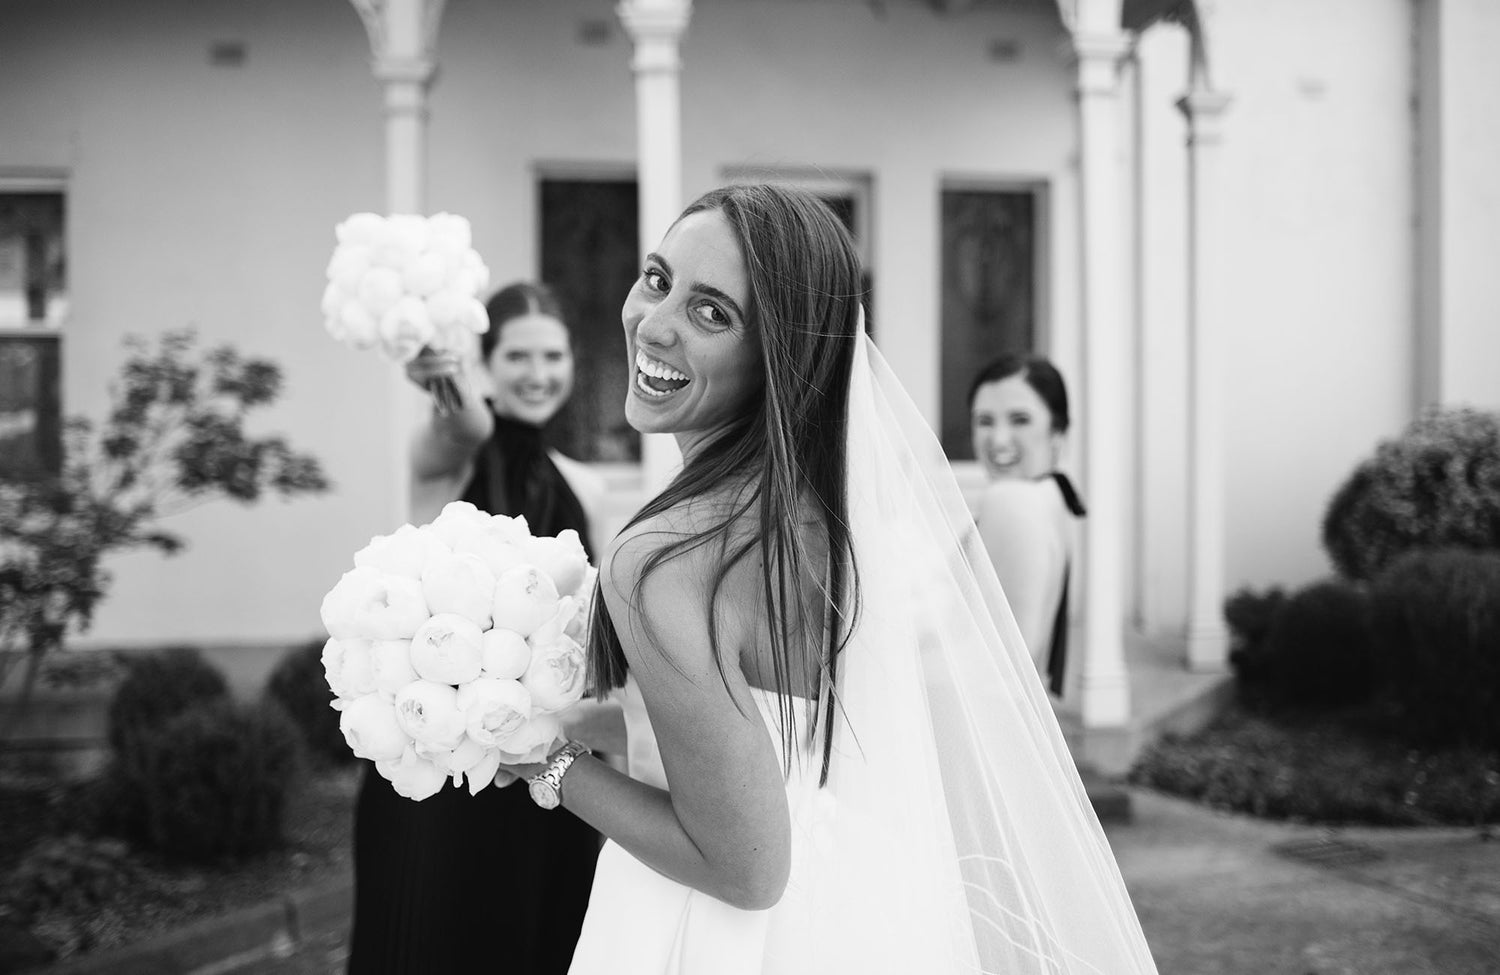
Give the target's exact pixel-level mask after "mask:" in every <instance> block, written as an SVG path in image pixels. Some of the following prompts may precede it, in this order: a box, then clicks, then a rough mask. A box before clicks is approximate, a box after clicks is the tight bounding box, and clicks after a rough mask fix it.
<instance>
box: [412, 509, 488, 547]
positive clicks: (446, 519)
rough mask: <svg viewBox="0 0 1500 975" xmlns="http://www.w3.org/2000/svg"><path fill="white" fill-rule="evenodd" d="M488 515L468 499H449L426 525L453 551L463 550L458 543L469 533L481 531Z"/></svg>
mask: <svg viewBox="0 0 1500 975" xmlns="http://www.w3.org/2000/svg"><path fill="white" fill-rule="evenodd" d="M489 520H490V516H489V515H487V514H485V513H484V512H483V511H480V510H479V509H478V508H476V507H474V505H472V504H470V503H469V502H468V501H450V502H448V503H447V504H445V505H443V510H442V511H440V512H439V513H438V516H437V517H436V518H434V519H433V520H432V524H430V525H428V526H427V529H428V530H429V531H431V532H432V533H433V534H434V535H436V536H437V537H438V538H440V539H442V541H443V543H444V544H445V545H447V546H448V547H449V548H452V549H454V550H455V551H463V550H462V549H459V548H458V544H459V543H460V542H462V541H463V540H464V539H465V538H466V537H468V536H469V535H471V534H477V533H480V532H483V531H484V529H485V526H486V524H487V523H488V522H489Z"/></svg>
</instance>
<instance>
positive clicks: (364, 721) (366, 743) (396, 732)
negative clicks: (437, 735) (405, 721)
mask: <svg viewBox="0 0 1500 975" xmlns="http://www.w3.org/2000/svg"><path fill="white" fill-rule="evenodd" d="M343 704H344V706H343V708H342V709H341V712H342V713H341V714H340V715H339V731H341V732H343V734H344V741H346V742H348V744H349V750H350V751H352V752H354V754H355V755H357V756H358V757H360V758H368V759H370V760H371V761H373V762H382V761H388V760H390V759H395V758H400V757H401V753H402V752H403V751H405V750H406V748H407V746H409V745H410V744H411V738H410V737H409V736H408V735H407V734H406V732H405V731H403V730H402V728H401V723H400V722H399V721H397V720H396V707H395V705H394V704H392V703H391V702H390V701H388V700H386V699H385V698H383V697H381V696H380V695H379V694H366V695H365V696H363V697H358V698H355V699H354V700H352V701H346V702H343Z"/></svg>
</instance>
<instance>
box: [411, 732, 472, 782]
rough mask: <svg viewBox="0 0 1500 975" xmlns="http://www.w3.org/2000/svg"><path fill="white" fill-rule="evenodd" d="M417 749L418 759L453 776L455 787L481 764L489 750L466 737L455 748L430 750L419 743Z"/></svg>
mask: <svg viewBox="0 0 1500 975" xmlns="http://www.w3.org/2000/svg"><path fill="white" fill-rule="evenodd" d="M416 749H417V757H418V758H425V759H427V760H428V761H429V762H431V763H432V764H434V765H436V766H437V767H438V768H440V769H442V770H443V771H444V772H447V773H448V774H449V775H451V776H453V784H454V785H458V783H459V781H460V777H461V776H462V775H463V773H465V772H467V771H468V770H469V769H471V768H473V767H474V766H475V765H477V764H479V762H480V761H481V760H482V759H483V758H484V754H485V752H486V751H488V750H489V749H486V748H485V747H484V746H483V745H481V744H479V743H478V742H476V741H474V740H473V739H472V738H468V737H465V738H464V739H463V740H462V741H460V742H459V743H458V745H457V746H456V747H454V748H429V747H427V746H426V745H423V744H422V743H421V742H417V745H416Z"/></svg>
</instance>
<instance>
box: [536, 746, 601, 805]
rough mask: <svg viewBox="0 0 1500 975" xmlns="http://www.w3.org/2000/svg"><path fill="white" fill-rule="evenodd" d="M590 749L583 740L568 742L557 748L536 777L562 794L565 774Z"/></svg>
mask: <svg viewBox="0 0 1500 975" xmlns="http://www.w3.org/2000/svg"><path fill="white" fill-rule="evenodd" d="M588 750H589V749H588V746H587V745H585V744H584V743H583V742H581V741H570V742H568V743H567V744H566V745H564V746H562V747H561V748H559V749H558V750H557V752H556V754H554V755H553V756H552V757H551V758H550V759H549V760H548V761H547V767H546V768H544V769H542V770H541V771H540V772H538V773H537V775H536V777H537V778H538V779H541V780H542V781H544V782H546V783H547V784H548V785H549V786H551V787H552V788H553V790H554V791H556V792H557V794H558V795H559V796H560V795H562V780H563V776H564V775H566V774H567V772H568V769H570V768H572V767H573V762H574V760H575V759H577V758H578V756H579V755H583V754H586V753H587V752H588Z"/></svg>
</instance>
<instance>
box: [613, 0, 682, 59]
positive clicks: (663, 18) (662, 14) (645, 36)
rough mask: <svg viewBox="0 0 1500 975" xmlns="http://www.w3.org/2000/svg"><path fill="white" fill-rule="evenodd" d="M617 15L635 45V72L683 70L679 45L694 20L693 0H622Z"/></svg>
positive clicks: (616, 10)
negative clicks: (678, 52)
mask: <svg viewBox="0 0 1500 975" xmlns="http://www.w3.org/2000/svg"><path fill="white" fill-rule="evenodd" d="M615 14H616V15H617V16H618V17H619V18H620V23H621V24H623V25H624V27H625V32H626V33H628V34H629V35H630V39H631V40H633V41H634V42H635V57H634V58H633V59H632V60H631V62H630V67H631V68H632V69H633V70H635V71H637V72H642V71H677V70H679V69H680V68H681V67H682V61H681V59H680V58H679V57H678V54H677V50H678V47H677V45H678V42H679V41H680V40H681V39H682V35H683V32H684V31H686V30H687V25H688V21H689V20H691V19H692V16H693V2H692V0H620V2H619V3H618V4H617V5H616V6H615Z"/></svg>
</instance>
